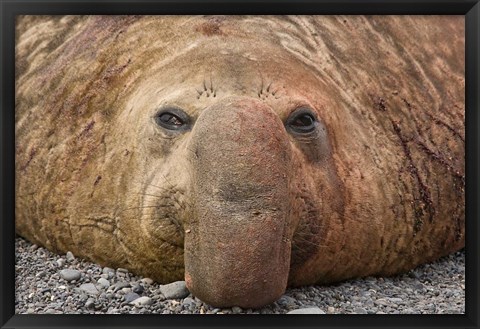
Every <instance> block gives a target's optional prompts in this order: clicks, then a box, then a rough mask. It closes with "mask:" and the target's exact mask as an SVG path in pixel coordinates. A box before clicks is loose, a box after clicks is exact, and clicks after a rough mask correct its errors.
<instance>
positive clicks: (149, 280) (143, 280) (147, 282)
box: [140, 278, 153, 285]
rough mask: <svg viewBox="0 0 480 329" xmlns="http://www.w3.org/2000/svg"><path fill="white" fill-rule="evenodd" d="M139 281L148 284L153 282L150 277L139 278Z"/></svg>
mask: <svg viewBox="0 0 480 329" xmlns="http://www.w3.org/2000/svg"><path fill="white" fill-rule="evenodd" d="M140 281H142V282H143V283H145V284H148V285H151V284H153V280H152V279H150V278H143V279H142V280H140Z"/></svg>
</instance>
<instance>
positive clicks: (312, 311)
mask: <svg viewBox="0 0 480 329" xmlns="http://www.w3.org/2000/svg"><path fill="white" fill-rule="evenodd" d="M287 314H325V312H324V311H322V310H321V309H319V308H318V307H308V308H299V309H296V310H293V311H290V312H287Z"/></svg>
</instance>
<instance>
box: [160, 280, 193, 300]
mask: <svg viewBox="0 0 480 329" xmlns="http://www.w3.org/2000/svg"><path fill="white" fill-rule="evenodd" d="M160 292H161V293H162V294H163V295H164V296H165V298H167V299H179V298H185V297H187V296H188V295H189V294H190V292H189V291H188V289H187V286H186V284H185V281H175V282H172V283H170V284H166V285H161V286H160Z"/></svg>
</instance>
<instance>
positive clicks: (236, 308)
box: [232, 306, 243, 314]
mask: <svg viewBox="0 0 480 329" xmlns="http://www.w3.org/2000/svg"><path fill="white" fill-rule="evenodd" d="M242 311H243V310H242V308H241V307H238V306H234V307H232V312H233V313H235V314H238V313H242Z"/></svg>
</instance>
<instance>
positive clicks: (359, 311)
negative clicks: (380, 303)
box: [353, 307, 368, 314]
mask: <svg viewBox="0 0 480 329" xmlns="http://www.w3.org/2000/svg"><path fill="white" fill-rule="evenodd" d="M353 313H355V314H368V312H367V310H366V309H364V308H363V307H357V308H355V309H354V310H353Z"/></svg>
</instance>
